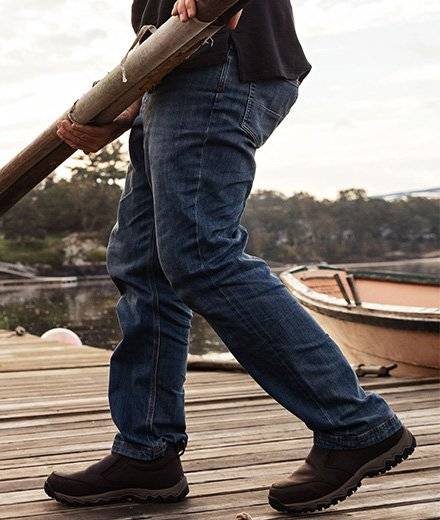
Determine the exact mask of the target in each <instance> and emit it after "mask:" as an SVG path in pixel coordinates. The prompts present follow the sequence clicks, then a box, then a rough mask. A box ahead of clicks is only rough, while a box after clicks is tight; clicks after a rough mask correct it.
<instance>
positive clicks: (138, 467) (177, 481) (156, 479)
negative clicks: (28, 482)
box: [44, 447, 189, 506]
mask: <svg viewBox="0 0 440 520" xmlns="http://www.w3.org/2000/svg"><path fill="white" fill-rule="evenodd" d="M44 491H45V492H46V493H47V495H49V496H50V497H52V498H55V500H58V502H62V503H64V504H69V505H74V506H85V505H95V504H106V503H109V502H122V501H125V500H135V501H136V502H177V501H179V500H183V498H185V496H186V495H187V494H188V492H189V490H188V483H187V481H186V478H185V475H184V473H183V469H182V465H181V463H180V457H179V455H178V454H177V452H176V450H175V449H174V447H170V448H168V450H167V451H166V453H165V455H164V456H163V457H161V458H159V459H156V460H153V461H151V462H146V461H141V460H136V459H132V458H129V457H125V456H123V455H119V454H117V453H111V454H110V455H107V456H106V457H104V458H103V459H102V460H100V461H99V462H97V463H95V464H92V465H91V466H89V467H88V468H86V469H85V470H83V471H77V472H75V473H62V472H56V471H55V472H53V473H52V474H51V475H49V477H48V479H47V480H46V482H45V484H44Z"/></svg>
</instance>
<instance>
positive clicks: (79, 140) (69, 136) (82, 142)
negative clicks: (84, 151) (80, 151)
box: [57, 128, 91, 148]
mask: <svg viewBox="0 0 440 520" xmlns="http://www.w3.org/2000/svg"><path fill="white" fill-rule="evenodd" d="M57 134H58V136H59V137H61V139H65V140H68V141H70V142H71V143H74V144H75V145H76V146H77V147H78V148H81V147H83V146H90V145H91V142H90V139H85V138H84V137H83V136H81V135H77V134H75V133H74V132H73V131H72V130H65V129H64V128H60V129H59V130H58V132H57Z"/></svg>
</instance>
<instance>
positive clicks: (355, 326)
mask: <svg viewBox="0 0 440 520" xmlns="http://www.w3.org/2000/svg"><path fill="white" fill-rule="evenodd" d="M305 308H306V309H307V306H305ZM307 310H308V311H309V312H310V314H311V315H312V316H313V317H314V318H315V319H316V320H317V321H318V323H319V324H320V325H321V326H322V328H323V329H324V330H325V331H326V332H328V334H329V335H330V336H331V337H332V338H333V339H334V341H335V342H336V343H337V344H338V345H339V347H340V348H341V350H342V352H343V353H344V355H345V356H346V358H347V359H348V360H349V361H350V363H354V364H360V363H365V364H371V365H386V364H388V363H397V368H396V369H395V370H393V376H397V377H432V376H434V377H435V376H438V374H439V368H440V363H439V361H440V360H439V337H438V334H437V333H435V332H431V331H421V330H408V329H398V328H387V327H384V326H378V325H374V324H369V323H361V322H356V321H345V320H341V319H339V318H336V317H334V316H328V315H326V314H322V313H320V312H318V311H316V310H311V309H307Z"/></svg>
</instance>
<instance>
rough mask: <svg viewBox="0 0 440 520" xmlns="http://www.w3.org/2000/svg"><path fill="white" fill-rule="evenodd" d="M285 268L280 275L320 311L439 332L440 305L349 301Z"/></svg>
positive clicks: (301, 297)
mask: <svg viewBox="0 0 440 520" xmlns="http://www.w3.org/2000/svg"><path fill="white" fill-rule="evenodd" d="M295 272H298V271H294V272H293V273H292V272H290V271H289V270H288V271H284V272H283V273H281V275H280V278H281V280H282V281H283V282H284V283H285V285H286V286H287V287H288V288H289V289H291V290H292V292H294V293H295V296H296V297H297V298H298V300H299V301H300V303H302V304H303V305H305V306H306V307H308V308H310V309H311V310H314V311H316V312H318V313H321V314H325V315H328V316H333V317H335V318H339V319H342V320H345V321H356V322H363V323H371V324H374V325H382V326H386V327H392V328H399V329H412V330H424V331H430V332H438V331H439V324H440V308H438V307H410V306H405V305H389V304H380V303H362V305H355V304H354V303H353V304H350V305H349V304H348V303H347V302H346V301H345V300H344V299H343V298H336V297H335V296H330V295H328V294H324V293H319V292H318V291H315V290H314V289H311V288H310V287H308V286H307V285H306V284H304V283H302V282H301V280H299V279H298V278H297V277H296V276H295V275H294V273H295Z"/></svg>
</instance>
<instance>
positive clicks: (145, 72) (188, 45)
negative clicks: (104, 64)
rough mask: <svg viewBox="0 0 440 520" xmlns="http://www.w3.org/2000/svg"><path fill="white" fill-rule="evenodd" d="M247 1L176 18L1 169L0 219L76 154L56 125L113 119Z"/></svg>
mask: <svg viewBox="0 0 440 520" xmlns="http://www.w3.org/2000/svg"><path fill="white" fill-rule="evenodd" d="M242 3H243V1H242V0H199V2H198V10H197V18H192V19H190V20H189V21H187V22H186V23H182V22H180V20H179V19H178V17H176V16H173V17H171V18H170V19H169V20H167V21H166V22H165V23H164V24H163V25H162V26H161V27H160V28H159V29H157V30H156V31H155V32H154V33H153V34H152V35H151V36H150V37H148V38H147V39H146V41H144V42H143V43H142V44H141V45H139V46H138V47H137V48H135V49H134V50H133V51H132V52H131V53H130V54H129V55H128V56H127V58H126V60H125V61H124V63H123V64H118V65H117V66H116V67H115V68H114V69H113V70H112V71H111V72H109V73H108V74H107V75H106V76H105V77H104V78H103V79H102V80H101V81H99V82H98V83H97V84H95V86H94V87H93V88H92V89H90V90H89V91H88V92H87V93H85V94H84V95H83V96H82V97H81V98H80V99H79V100H77V101H76V102H75V104H74V105H73V107H72V108H69V110H67V111H66V112H64V113H63V114H62V115H61V116H60V117H59V118H57V120H56V121H55V122H54V123H52V124H51V125H50V126H49V127H48V128H47V129H46V130H45V131H44V132H43V133H42V134H40V135H39V136H38V137H37V138H36V139H35V140H34V141H33V142H32V143H31V144H30V145H28V146H27V147H26V148H24V149H23V150H22V151H21V152H20V153H18V154H17V155H16V156H15V157H14V158H13V159H12V160H11V161H10V162H9V163H7V164H6V165H5V166H4V167H3V168H1V170H0V216H1V215H3V214H4V213H5V212H6V211H7V210H8V209H9V208H11V207H12V206H13V205H14V204H15V203H16V202H18V201H19V200H20V199H21V198H22V197H23V196H24V195H25V194H26V193H27V192H28V191H30V190H31V189H32V188H34V187H35V186H36V185H37V184H38V183H39V182H41V181H42V180H43V179H44V178H45V177H47V175H49V174H50V173H52V172H53V171H54V170H55V168H56V167H57V166H59V165H60V164H61V163H63V162H64V161H65V160H66V159H67V158H68V157H70V156H71V155H72V154H73V153H74V150H73V149H72V148H71V147H70V146H68V145H67V144H66V143H64V141H62V140H61V139H60V138H59V137H58V136H57V126H56V123H57V121H59V120H61V119H65V118H66V117H68V116H69V115H70V116H71V118H72V119H73V120H75V121H77V122H78V123H81V124H97V125H99V124H106V123H109V122H111V121H113V119H114V118H115V117H117V116H118V115H119V114H120V113H121V112H123V111H124V110H125V109H126V108H127V107H129V106H130V105H131V104H132V103H133V102H134V101H135V100H136V99H138V98H139V97H140V96H142V95H143V94H144V93H145V92H147V91H149V90H151V89H152V88H153V87H154V86H156V85H157V84H158V83H159V82H160V81H161V79H162V78H163V77H164V76H165V75H166V74H168V73H169V72H170V71H171V70H173V69H174V68H176V67H177V66H178V65H179V64H181V63H182V62H183V61H185V59H187V58H188V57H189V56H191V54H193V53H194V52H195V51H196V50H197V49H198V48H199V47H200V45H202V44H203V42H204V41H205V40H206V39H207V38H209V37H211V36H213V35H214V34H215V33H216V32H218V31H219V30H220V29H221V28H222V26H223V21H222V19H221V18H220V17H221V15H225V14H227V15H228V14H229V13H232V12H234V10H237V8H238V7H240V6H241V4H242ZM223 17H224V16H223Z"/></svg>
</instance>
